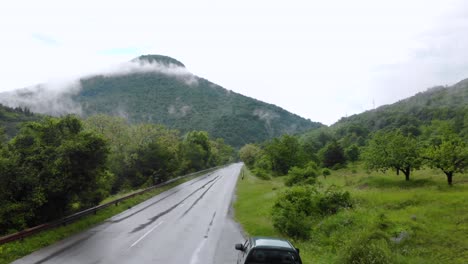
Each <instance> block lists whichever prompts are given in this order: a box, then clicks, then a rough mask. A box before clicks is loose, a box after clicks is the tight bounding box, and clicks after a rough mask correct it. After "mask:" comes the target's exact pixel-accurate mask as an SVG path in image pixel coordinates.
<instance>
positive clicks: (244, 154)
mask: <svg viewBox="0 0 468 264" xmlns="http://www.w3.org/2000/svg"><path fill="white" fill-rule="evenodd" d="M261 152H262V150H261V149H260V148H259V147H258V146H257V145H255V144H247V145H245V146H243V147H242V148H241V149H240V150H239V157H240V159H241V160H242V161H243V162H244V163H245V165H247V167H249V168H252V167H253V165H254V164H255V161H256V160H257V159H258V158H259V157H260V154H261Z"/></svg>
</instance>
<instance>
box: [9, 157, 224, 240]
mask: <svg viewBox="0 0 468 264" xmlns="http://www.w3.org/2000/svg"><path fill="white" fill-rule="evenodd" d="M224 166H226V165H223V166H218V167H213V168H209V169H206V170H201V171H197V172H193V173H190V174H186V175H183V176H179V177H176V178H173V179H170V180H168V181H165V182H163V183H159V184H156V185H153V186H151V187H148V188H145V189H143V190H140V191H137V192H134V193H131V194H129V195H126V196H124V197H121V198H118V199H115V200H113V201H110V202H108V203H105V204H101V205H98V206H95V207H92V208H89V209H86V210H83V211H81V212H77V213H74V214H72V215H69V216H66V217H64V218H62V219H60V220H57V221H54V222H50V223H46V224H42V225H38V226H35V227H31V228H28V229H25V230H22V231H20V232H17V233H14V234H10V235H6V236H3V237H0V245H1V244H5V243H8V242H12V241H15V240H20V239H23V238H25V237H29V236H32V235H34V234H37V233H39V232H41V231H44V230H48V229H52V228H54V227H58V226H61V225H66V224H68V223H71V222H74V221H76V220H78V219H80V218H81V217H83V216H87V215H90V214H96V213H97V211H99V210H102V209H104V208H107V207H109V206H111V205H113V204H115V205H118V203H119V202H121V201H124V200H127V199H129V198H132V197H134V196H137V195H140V194H143V193H145V192H148V191H151V190H153V189H156V188H159V187H162V186H165V185H168V184H170V183H172V182H175V181H177V180H180V179H183V178H187V177H190V176H192V175H195V174H197V173H204V172H207V171H209V170H217V169H219V168H222V167H224Z"/></svg>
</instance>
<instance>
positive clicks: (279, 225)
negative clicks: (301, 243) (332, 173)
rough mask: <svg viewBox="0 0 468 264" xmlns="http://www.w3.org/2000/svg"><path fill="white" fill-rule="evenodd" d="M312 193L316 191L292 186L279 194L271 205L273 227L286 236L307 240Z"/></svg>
mask: <svg viewBox="0 0 468 264" xmlns="http://www.w3.org/2000/svg"><path fill="white" fill-rule="evenodd" d="M314 193H316V190H315V189H313V188H312V187H310V186H294V187H292V188H290V189H288V190H286V191H285V192H283V193H281V194H280V195H279V196H278V198H277V200H276V202H275V204H274V205H273V210H272V220H273V226H274V227H275V228H276V229H277V230H278V231H280V232H282V233H284V234H286V235H288V236H291V237H294V238H302V239H308V238H309V237H310V230H311V227H312V217H311V216H312V214H313V211H314V200H313V194H314Z"/></svg>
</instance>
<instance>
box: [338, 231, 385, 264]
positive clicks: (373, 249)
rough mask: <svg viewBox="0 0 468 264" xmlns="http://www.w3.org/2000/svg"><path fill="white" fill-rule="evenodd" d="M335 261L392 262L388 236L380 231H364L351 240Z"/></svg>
mask: <svg viewBox="0 0 468 264" xmlns="http://www.w3.org/2000/svg"><path fill="white" fill-rule="evenodd" d="M337 263H344V264H390V263H394V260H393V256H392V254H391V251H390V248H389V245H388V238H387V237H386V236H385V235H384V234H381V233H378V232H377V233H370V234H369V233H364V234H362V235H360V236H359V237H358V238H356V239H354V240H352V241H351V242H350V243H349V245H348V246H347V247H346V248H345V250H344V251H342V253H341V259H340V260H339V261H338V262H337Z"/></svg>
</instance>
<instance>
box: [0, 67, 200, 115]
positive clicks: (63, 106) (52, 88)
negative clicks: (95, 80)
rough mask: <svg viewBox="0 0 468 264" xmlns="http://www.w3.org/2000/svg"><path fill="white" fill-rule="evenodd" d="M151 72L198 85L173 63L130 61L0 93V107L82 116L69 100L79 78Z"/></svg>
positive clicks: (186, 108)
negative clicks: (1, 105)
mask: <svg viewBox="0 0 468 264" xmlns="http://www.w3.org/2000/svg"><path fill="white" fill-rule="evenodd" d="M151 72H154V73H161V74H164V75H167V76H170V77H174V78H177V79H178V80H180V81H183V82H184V83H185V84H186V85H188V86H195V85H198V80H197V77H196V76H195V75H193V74H192V73H190V72H189V71H188V70H187V69H186V68H185V67H181V66H178V65H175V64H161V63H157V62H151V63H150V62H148V61H144V60H134V61H130V62H126V63H121V64H119V65H116V66H112V67H109V68H106V69H103V70H101V71H99V72H95V73H89V74H85V75H83V76H80V77H75V78H69V79H67V80H59V81H51V82H47V83H45V84H41V85H37V86H32V87H27V88H23V89H18V90H14V91H8V92H3V93H0V104H3V105H6V106H9V107H13V108H15V107H21V108H28V109H29V110H31V111H32V112H35V113H40V114H47V115H53V116H61V115H66V114H77V115H82V114H83V110H82V107H81V105H80V104H79V103H77V102H76V101H74V100H73V96H75V95H77V94H79V92H80V91H81V89H82V85H81V81H80V80H81V79H87V78H91V77H93V76H98V75H100V76H107V77H112V76H121V75H129V74H135V73H151ZM190 110H191V107H190V106H182V107H180V108H178V109H175V110H172V111H175V112H177V114H178V115H181V116H185V115H186V114H187V113H189V112H190ZM169 112H171V109H169ZM116 114H117V115H119V116H122V117H127V114H126V111H119V112H118V113H116Z"/></svg>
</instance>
